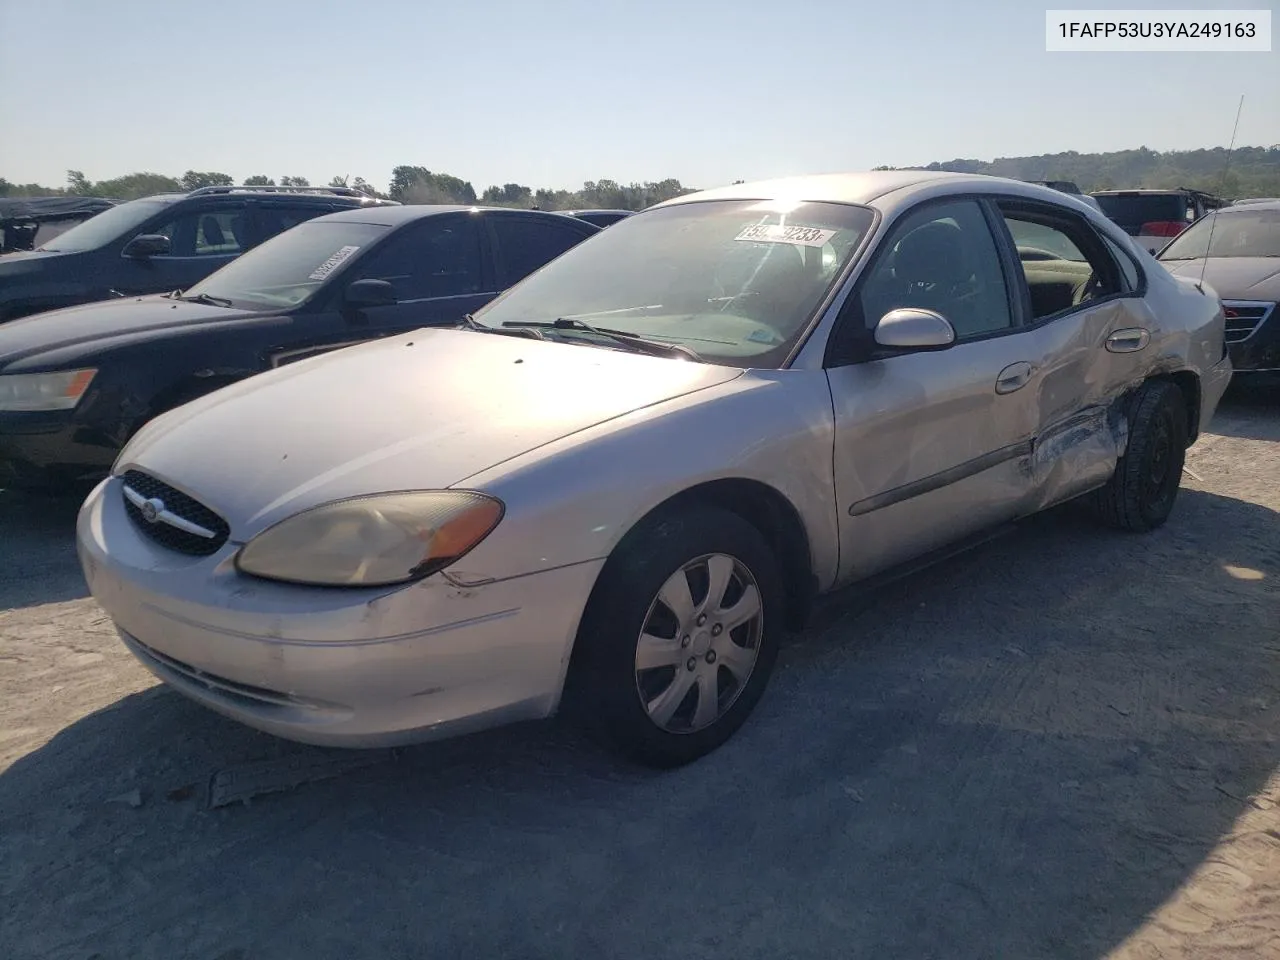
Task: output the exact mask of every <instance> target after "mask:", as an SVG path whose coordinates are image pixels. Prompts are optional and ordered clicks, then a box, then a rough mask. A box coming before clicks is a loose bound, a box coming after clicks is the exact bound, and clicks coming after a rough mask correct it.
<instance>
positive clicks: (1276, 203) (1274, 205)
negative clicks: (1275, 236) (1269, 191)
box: [1222, 197, 1280, 211]
mask: <svg viewBox="0 0 1280 960" xmlns="http://www.w3.org/2000/svg"><path fill="white" fill-rule="evenodd" d="M1241 207H1248V208H1249V209H1250V210H1257V209H1258V208H1259V207H1261V208H1262V209H1264V210H1276V209H1280V197H1246V198H1245V199H1243V200H1233V201H1231V203H1230V204H1229V205H1228V206H1225V207H1223V208H1222V209H1223V211H1226V210H1239V209H1240V208H1241Z"/></svg>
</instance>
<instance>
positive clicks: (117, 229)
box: [0, 187, 390, 323]
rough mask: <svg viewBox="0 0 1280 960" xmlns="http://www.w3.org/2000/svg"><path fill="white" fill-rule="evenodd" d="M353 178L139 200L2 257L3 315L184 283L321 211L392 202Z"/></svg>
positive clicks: (159, 290)
mask: <svg viewBox="0 0 1280 960" xmlns="http://www.w3.org/2000/svg"><path fill="white" fill-rule="evenodd" d="M389 203H390V201H387V200H371V199H370V198H368V197H366V196H365V195H364V194H362V193H360V192H359V191H357V190H352V189H349V188H345V187H203V188H201V189H199V190H193V191H192V192H191V193H174V194H162V195H160V196H155V197H146V198H144V199H142V200H131V201H129V202H128V203H122V204H119V205H118V206H115V207H112V208H110V209H108V210H104V211H103V212H102V213H99V214H98V215H97V216H95V217H92V218H91V219H89V220H86V221H85V222H84V223H81V224H79V225H78V226H75V227H72V228H71V229H70V230H68V231H66V232H65V233H62V234H59V235H58V236H56V237H54V238H53V239H52V240H50V241H49V243H48V244H47V245H46V246H42V247H40V248H38V249H36V250H32V251H30V252H26V253H12V254H9V255H8V256H6V257H4V258H3V259H0V323H3V322H4V321H5V320H13V319H15V318H17V317H25V316H28V315H29V314H33V313H42V312H44V311H45V310H56V309H58V308H59V307H70V306H74V305H76V304H80V303H91V302H93V301H95V300H106V299H108V298H110V297H115V296H125V297H127V296H136V295H138V294H145V293H166V292H168V291H170V290H184V289H186V288H187V287H189V286H191V285H192V284H194V283H197V282H199V281H200V280H203V279H204V278H205V277H207V276H208V275H209V274H211V273H213V271H215V270H217V269H218V268H219V267H222V266H225V265H226V264H227V263H229V262H230V261H232V260H234V259H235V258H236V257H238V256H240V254H242V253H244V251H246V250H249V249H251V248H253V247H255V246H257V245H258V244H259V243H261V242H262V241H263V240H266V239H268V238H270V237H273V236H275V235H276V234H277V233H280V232H281V231H282V230H287V229H289V228H290V227H292V226H294V225H296V224H299V223H302V222H303V221H304V220H310V219H311V218H312V217H318V216H320V215H321V214H325V213H333V212H335V211H338V210H350V209H353V208H356V207H362V206H372V205H376V204H389Z"/></svg>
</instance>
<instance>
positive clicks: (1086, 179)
mask: <svg viewBox="0 0 1280 960" xmlns="http://www.w3.org/2000/svg"><path fill="white" fill-rule="evenodd" d="M876 169H877V170H892V169H905V170H947V171H951V172H955V173H985V174H990V175H992V176H998V177H1012V178H1014V179H1016V180H1072V181H1074V182H1075V183H1076V184H1077V185H1078V186H1079V187H1080V189H1081V190H1083V191H1085V192H1086V193H1088V192H1090V191H1092V190H1109V189H1115V188H1124V187H1166V188H1167V187H1189V188H1192V189H1196V190H1206V191H1209V192H1212V193H1217V194H1220V195H1222V196H1225V197H1257V196H1271V197H1274V196H1280V144H1273V145H1272V146H1269V147H1237V148H1236V149H1235V150H1234V151H1231V152H1230V153H1228V151H1227V150H1226V148H1224V147H1213V148H1210V149H1201V150H1172V151H1167V152H1163V153H1161V152H1159V151H1156V150H1149V149H1148V148H1146V147H1139V148H1137V149H1136V150H1115V151H1112V152H1109V153H1077V152H1076V151H1074V150H1069V151H1066V152H1064V153H1047V154H1040V155H1037V156H1028V157H999V158H997V159H995V160H971V159H956V160H948V161H945V162H939V163H930V164H928V165H926V166H920V167H901V168H894V167H887V166H884V167H877V168H876ZM235 182H236V181H235V178H234V177H232V176H231V175H230V174H227V173H220V172H216V171H203V172H202V171H198V170H188V171H187V172H186V173H184V174H183V175H182V176H181V177H170V176H166V175H164V174H159V173H130V174H126V175H125V176H122V177H116V178H114V179H110V180H98V181H93V180H90V179H89V178H88V177H87V176H85V174H84V173H83V172H82V171H80V170H68V171H67V181H66V184H65V185H64V186H61V187H48V186H44V185H42V184H38V183H10V182H9V181H8V180H5V179H4V178H3V177H0V196H13V197H17V196H60V195H71V196H76V195H79V196H97V197H107V198H110V199H113V200H133V199H136V198H138V197H146V196H151V195H153V194H157V193H178V192H185V191H189V190H194V189H196V188H198V187H208V186H231V185H233V184H235ZM737 182H739V183H740V182H741V181H737ZM244 184H245V185H246V186H264V187H265V186H277V185H278V186H284V187H287V186H296V187H307V186H311V183H310V182H309V181H308V180H307V178H306V177H297V176H283V177H278V178H273V177H269V176H267V175H265V174H258V175H255V176H252V177H246V178H245V179H244ZM327 185H328V186H334V187H350V188H351V189H354V190H358V191H360V192H361V193H364V194H367V195H368V196H370V197H385V198H387V199H391V200H398V201H400V202H401V203H464V204H471V203H479V204H484V205H486V206H502V207H537V208H539V209H541V210H571V209H575V208H577V209H583V208H608V209H618V210H641V209H643V208H644V207H647V206H650V205H651V204H655V203H661V202H662V201H663V200H669V199H671V198H672V197H677V196H680V195H681V194H685V193H691V192H693V190H694V188H692V187H686V186H684V185H683V184H681V182H680V181H679V180H676V179H674V178H670V179H666V180H657V181H646V182H644V183H630V184H622V183H618V182H616V181H614V180H589V181H587V182H586V183H584V184H583V185H582V187H581V188H580V189H578V190H560V189H552V188H546V187H538V188H533V187H529V186H526V185H524V184H520V183H504V184H500V185H499V184H494V185H492V186H488V187H485V188H484V189H483V190H481V191H477V190H476V189H475V187H474V186H473V185H472V184H471V182H470V181H468V180H463V179H462V178H460V177H456V176H453V175H452V174H448V173H441V172H439V171H434V172H433V171H431V170H429V169H427V168H426V167H421V166H412V165H401V166H398V167H395V168H394V169H393V170H392V171H391V180H390V182H389V183H388V186H387V189H386V190H385V191H382V190H379V189H377V188H376V187H374V186H373V185H372V184H370V183H369V182H368V181H367V180H365V179H364V178H363V177H351V176H349V175H346V174H344V175H342V176H336V177H333V178H332V179H331V180H330V181H329V182H328V184H327Z"/></svg>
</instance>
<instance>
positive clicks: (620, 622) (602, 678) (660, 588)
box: [578, 507, 783, 767]
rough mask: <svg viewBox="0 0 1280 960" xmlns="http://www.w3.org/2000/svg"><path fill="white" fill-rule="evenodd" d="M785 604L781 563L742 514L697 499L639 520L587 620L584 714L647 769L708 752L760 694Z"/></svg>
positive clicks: (729, 732)
mask: <svg viewBox="0 0 1280 960" xmlns="http://www.w3.org/2000/svg"><path fill="white" fill-rule="evenodd" d="M782 606H783V590H782V581H781V577H780V574H779V571H778V565H777V561H776V560H775V558H774V556H773V553H772V551H771V550H770V548H769V545H768V543H767V541H766V540H765V538H764V537H763V536H762V535H761V534H760V532H759V531H758V530H757V529H756V528H755V527H753V526H752V525H751V524H750V523H748V522H747V521H746V520H744V519H742V518H741V517H740V516H738V515H737V514H734V513H730V512H728V511H725V510H720V509H716V508H712V507H696V508H692V509H686V510H682V511H680V512H678V513H673V514H670V515H667V516H665V517H662V518H660V519H657V520H655V521H651V522H649V523H647V524H645V525H644V526H643V527H642V528H640V529H638V530H637V531H634V532H633V533H632V534H630V535H629V536H628V537H627V538H626V540H624V541H623V543H622V544H620V545H619V549H618V552H617V553H616V554H615V556H614V557H613V558H612V559H611V560H610V561H609V564H608V565H607V566H606V567H605V570H604V573H603V574H602V575H601V581H600V584H599V585H598V586H597V589H596V591H595V593H594V594H593V596H592V599H591V602H590V604H589V605H588V609H587V611H586V614H585V615H584V617H583V624H582V628H581V630H580V631H579V636H578V643H579V644H580V656H581V657H582V668H583V669H582V671H581V674H580V687H579V690H578V693H579V695H580V697H581V699H582V701H583V706H584V707H585V708H586V713H585V716H584V717H583V719H584V721H585V722H586V723H588V724H590V725H591V726H593V727H596V728H598V729H599V730H600V731H601V732H603V733H605V734H606V735H607V736H608V738H609V739H610V740H611V741H612V742H613V743H614V744H615V745H616V746H618V747H620V748H621V749H622V750H623V751H624V752H625V753H627V754H628V755H630V756H631V757H633V758H634V759H636V760H639V761H640V762H642V763H645V764H648V765H650V766H655V767H675V766H680V765H681V764H685V763H689V762H690V761H692V760H696V759H697V758H699V757H701V756H703V755H705V754H707V753H709V752H711V751H712V750H714V749H715V748H716V747H718V746H720V745H721V744H722V743H724V742H725V741H726V740H728V739H729V737H731V736H732V735H733V734H734V732H735V731H736V730H737V729H738V728H739V727H740V726H741V725H742V724H743V722H744V721H745V720H746V718H747V716H748V715H749V714H750V713H751V710H752V709H753V708H754V707H755V705H756V702H757V701H758V700H759V699H760V696H761V694H762V693H763V692H764V688H765V685H766V684H767V683H768V679H769V674H770V673H771V672H772V670H773V664H774V661H775V660H776V658H777V653H778V645H777V636H776V635H777V632H778V629H779V627H780V624H781V620H782Z"/></svg>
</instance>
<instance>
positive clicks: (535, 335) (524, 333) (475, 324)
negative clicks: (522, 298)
mask: <svg viewBox="0 0 1280 960" xmlns="http://www.w3.org/2000/svg"><path fill="white" fill-rule="evenodd" d="M458 326H459V327H460V328H462V329H463V330H474V331H476V332H477V333H496V334H498V335H499V336H504V337H530V338H532V339H534V340H545V339H546V337H544V336H543V335H542V331H541V330H531V329H528V328H524V329H516V330H503V329H502V328H501V327H491V326H489V325H488V324H487V323H481V322H480V321H479V320H477V319H476V318H475V317H473V316H472V315H471V314H469V313H464V314H463V315H462V319H461V320H460V321H458Z"/></svg>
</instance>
